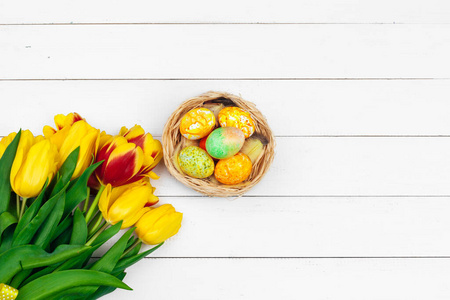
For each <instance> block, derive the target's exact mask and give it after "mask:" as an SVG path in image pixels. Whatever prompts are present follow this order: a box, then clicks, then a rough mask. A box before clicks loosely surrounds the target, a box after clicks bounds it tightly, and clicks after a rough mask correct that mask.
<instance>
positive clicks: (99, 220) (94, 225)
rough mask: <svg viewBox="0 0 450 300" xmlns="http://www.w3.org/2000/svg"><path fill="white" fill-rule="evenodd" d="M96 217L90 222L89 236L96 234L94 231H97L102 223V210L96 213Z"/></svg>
mask: <svg viewBox="0 0 450 300" xmlns="http://www.w3.org/2000/svg"><path fill="white" fill-rule="evenodd" d="M95 217H96V218H97V220H96V219H95ZM95 217H94V219H92V222H91V223H90V224H89V227H90V228H89V233H88V236H90V235H92V234H94V232H96V231H97V229H98V227H100V225H101V224H102V221H103V216H102V214H101V213H100V212H97V214H96V215H95Z"/></svg>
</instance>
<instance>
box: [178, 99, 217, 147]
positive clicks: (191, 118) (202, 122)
mask: <svg viewBox="0 0 450 300" xmlns="http://www.w3.org/2000/svg"><path fill="white" fill-rule="evenodd" d="M215 126H216V117H215V116H214V113H213V112H212V111H210V110H209V109H207V108H203V107H199V108H194V109H191V110H190V111H188V112H187V113H186V114H185V115H184V116H183V118H182V119H181V122H180V132H181V134H182V135H183V136H184V137H185V138H187V139H189V140H198V139H201V138H202V137H205V136H207V135H208V134H209V133H210V132H211V131H212V130H213V129H214V127H215Z"/></svg>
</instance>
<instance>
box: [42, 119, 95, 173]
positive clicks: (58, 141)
mask: <svg viewBox="0 0 450 300" xmlns="http://www.w3.org/2000/svg"><path fill="white" fill-rule="evenodd" d="M56 119H57V117H55V123H56ZM64 124H65V125H64V126H63V127H61V129H60V130H58V131H55V132H52V131H49V130H46V127H44V134H45V136H46V137H47V138H48V139H50V141H51V142H52V143H53V144H55V145H56V146H57V148H58V150H59V152H60V155H61V161H60V165H59V166H58V167H61V165H62V164H63V163H64V161H65V160H66V158H67V157H68V156H69V154H70V153H72V151H73V150H75V148H77V147H80V153H79V154H78V160H77V165H76V167H75V171H74V172H73V175H72V179H74V178H77V177H79V176H80V175H81V174H82V173H83V172H84V170H86V168H87V167H89V165H90V164H91V161H92V157H93V155H95V154H96V151H97V148H98V143H99V136H100V130H98V129H95V128H94V127H92V126H91V125H89V124H88V123H87V122H86V121H84V120H77V121H76V122H74V123H72V124H70V123H69V122H66V123H64ZM58 128H59V126H58Z"/></svg>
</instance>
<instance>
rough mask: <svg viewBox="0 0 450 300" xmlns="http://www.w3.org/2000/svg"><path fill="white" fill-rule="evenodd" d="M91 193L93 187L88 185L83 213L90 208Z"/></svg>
mask: <svg viewBox="0 0 450 300" xmlns="http://www.w3.org/2000/svg"><path fill="white" fill-rule="evenodd" d="M90 193H91V189H90V188H89V187H87V196H86V200H85V201H84V208H83V213H86V211H87V209H88V205H89V195H90Z"/></svg>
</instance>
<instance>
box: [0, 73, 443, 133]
mask: <svg viewBox="0 0 450 300" xmlns="http://www.w3.org/2000/svg"><path fill="white" fill-rule="evenodd" d="M449 82H450V81H448V80H315V81H311V80H306V81H305V80H290V81H289V80H288V81H286V80H283V81H279V80H276V81H273V80H268V81H267V80H266V81H246V80H225V81H224V80H203V81H192V80H181V81H173V80H160V81H145V80H144V81H138V80H131V81H109V80H105V81H92V80H87V81H86V80H82V81H71V80H69V81H45V80H44V81H0V98H1V99H2V100H3V101H7V102H8V105H7V109H5V110H3V111H2V114H1V118H0V135H7V134H8V133H9V132H12V131H16V130H17V128H18V126H22V127H24V128H29V129H31V130H32V131H33V132H34V133H35V134H39V133H41V132H42V127H43V126H44V125H45V124H50V125H51V124H53V116H54V115H56V114H58V113H68V112H69V111H77V112H79V113H80V114H81V115H82V116H84V117H85V118H86V119H87V120H88V121H89V122H90V123H91V124H92V125H94V126H97V127H99V128H101V129H102V130H106V131H107V132H109V133H111V134H116V133H117V132H118V130H119V128H120V127H121V126H122V125H126V126H128V127H130V126H133V125H134V124H136V123H137V124H141V125H142V126H143V127H144V128H145V129H146V130H148V131H149V132H151V133H152V134H153V135H161V134H162V129H163V126H164V124H165V122H166V120H167V119H168V117H169V116H170V114H171V113H172V112H173V111H174V110H175V109H176V107H177V106H178V105H179V104H181V102H182V101H184V100H186V99H188V98H190V97H194V96H197V95H199V94H201V93H203V92H206V91H209V90H219V91H227V92H230V93H234V94H241V96H242V97H243V98H244V99H247V100H249V101H253V102H254V103H256V104H257V106H258V108H259V109H260V110H261V111H262V112H263V113H264V114H265V115H266V117H267V119H268V121H269V124H270V126H271V128H272V130H273V132H274V134H275V135H277V136H280V135H281V136H305V135H306V136H309V135H316V136H321V135H331V136H334V135H449V134H450V131H449V128H450V118H448V115H449V111H450V104H449V101H448V99H449V98H450V84H449ZM280 102H282V103H283V105H279V104H278V103H280ZM281 116H282V117H281Z"/></svg>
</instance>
